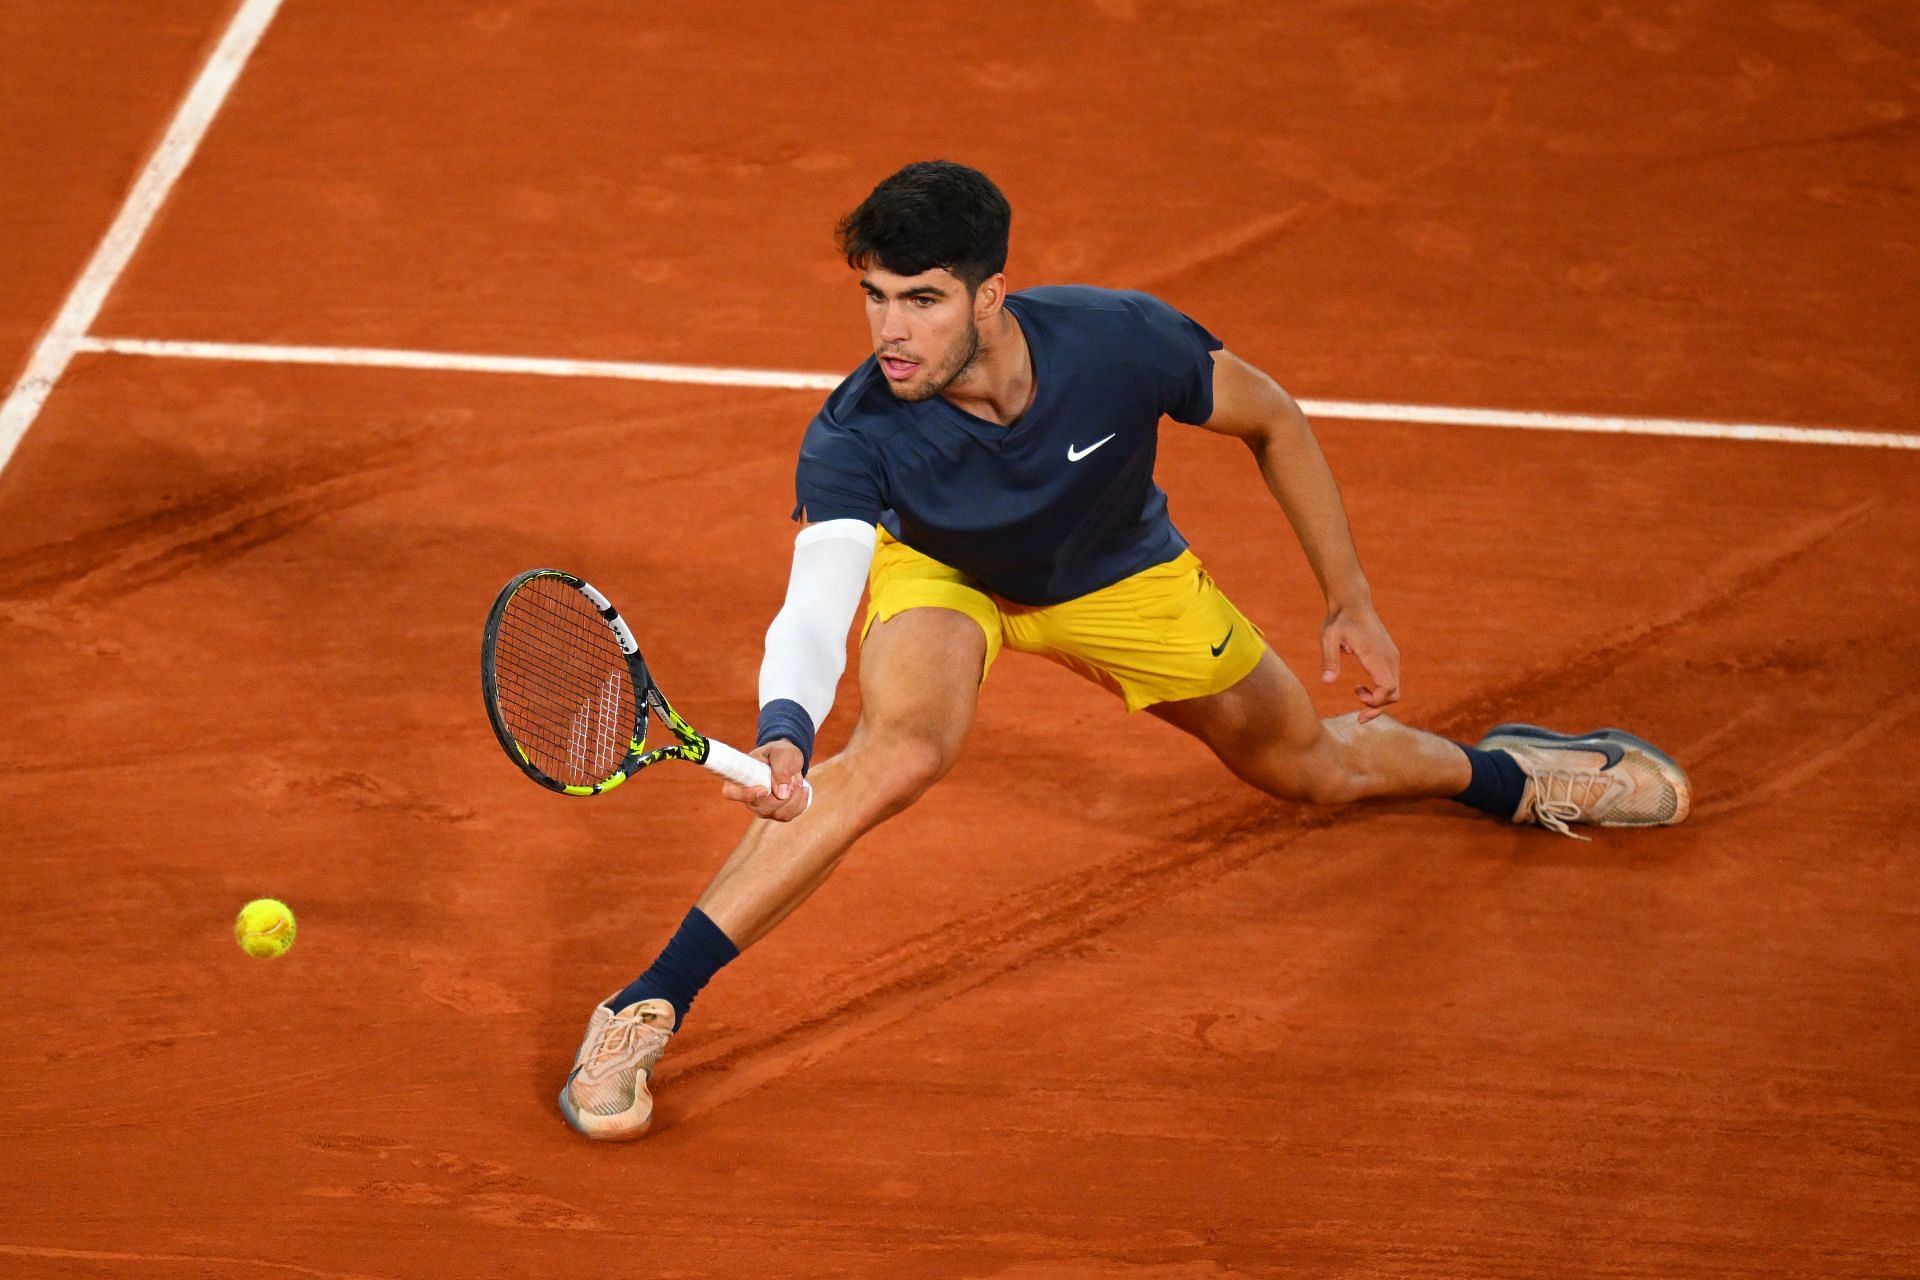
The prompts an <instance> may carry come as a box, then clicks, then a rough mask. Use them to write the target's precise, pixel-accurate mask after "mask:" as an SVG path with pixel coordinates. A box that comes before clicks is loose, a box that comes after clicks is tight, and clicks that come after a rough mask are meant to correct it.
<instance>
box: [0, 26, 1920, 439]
mask: <svg viewBox="0 0 1920 1280" xmlns="http://www.w3.org/2000/svg"><path fill="white" fill-rule="evenodd" d="M276 2H277V0H276ZM73 349H74V350H76V351H86V352H94V353H98V354H109V355H122V356H148V357H153V358H163V359H182V360H237V361H250V362H254V363H265V364H317V365H349V366H356V367H361V368H381V369H436V370H451V371H458V372H466V373H513V374H529V375H534V376H538V377H549V378H613V379H624V380H627V381H633V382H679V383H692V384H696V385H701V386H714V387H772V388H785V389H790V390H801V391H831V390H832V389H833V388H835V387H837V386H839V385H840V382H841V378H842V376H843V375H840V374H832V373H800V372H795V371H791V370H781V369H724V368H714V367H710V366H707V365H690V364H647V363H636V362H631V361H624V360H566V359H556V358H551V357H545V356H500V355H475V354H471V353H459V352H450V351H404V350H396V349H392V348H386V347H303V346H277V345H267V344H261V343H246V342H170V341H163V340H158V339H151V338H89V337H80V338H76V339H75V340H74V342H73ZM1300 407H1301V408H1302V409H1304V410H1306V412H1307V414H1308V415H1309V416H1310V417H1314V418H1325V419H1347V420H1351V421H1359V422H1411V423H1419V424H1424V425H1432V426H1456V427H1502V428H1507V429H1509V430H1520V431H1582V432H1596V433H1601V434H1608V435H1635V436H1682V437H1689V438H1693V439H1702V440H1760V441H1771V442H1774V443H1780V444H1819V445H1839V446H1844V447H1851V448H1865V449H1914V450H1920V435H1902V434H1900V433H1897V432H1890V431H1859V430H1853V429H1848V428H1840V427H1795V426H1787V425H1785V424H1781V423H1767V422H1707V421H1701V420H1698V419H1691V418H1636V417H1608V416H1603V415H1595V414H1584V413H1544V412H1535V411H1531V410H1518V409H1471V408H1456V407H1451V406H1446V405H1421V404H1373V403H1367V402H1363V401H1355V400H1302V401H1300ZM5 465H6V455H5V453H4V452H0V467H3V466H5Z"/></svg>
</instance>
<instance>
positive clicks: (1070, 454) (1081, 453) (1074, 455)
mask: <svg viewBox="0 0 1920 1280" xmlns="http://www.w3.org/2000/svg"><path fill="white" fill-rule="evenodd" d="M1119 434H1120V433H1119V432H1118V431H1116V432H1114V433H1113V435H1111V436H1108V437H1106V439H1105V440H1095V441H1094V442H1093V443H1092V444H1090V445H1088V446H1087V447H1086V448H1084V449H1076V448H1074V447H1073V446H1072V445H1068V446H1067V461H1068V462H1078V461H1080V459H1082V458H1084V457H1086V456H1087V455H1088V454H1090V453H1092V452H1093V451H1094V450H1095V449H1098V448H1099V447H1100V446H1101V445H1103V444H1105V443H1106V442H1107V440H1111V439H1113V436H1117V435H1119Z"/></svg>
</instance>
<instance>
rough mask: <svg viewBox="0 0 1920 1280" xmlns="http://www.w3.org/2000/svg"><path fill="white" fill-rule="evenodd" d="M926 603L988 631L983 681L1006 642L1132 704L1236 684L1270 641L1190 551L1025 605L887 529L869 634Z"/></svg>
mask: <svg viewBox="0 0 1920 1280" xmlns="http://www.w3.org/2000/svg"><path fill="white" fill-rule="evenodd" d="M922 608H935V609H953V610H955V611H957V612H959V613H964V614H966V615H967V616H968V617H969V618H972V619H973V620H974V621H975V622H977V623H979V624H980V629H981V630H982V631H984V632H986V633H987V660H986V664H985V666H984V667H983V668H982V669H981V672H980V678H981V679H982V680H985V679H986V674H987V671H988V670H989V669H991V668H992V666H993V660H994V659H995V658H996V657H998V656H999V654H1000V649H1001V646H1003V645H1004V646H1005V647H1007V648H1009V649H1013V650H1016V651H1017V652H1020V653H1037V654H1039V655H1040V656H1041V657H1043V658H1050V659H1052V660H1053V661H1055V662H1057V663H1059V664H1060V665H1061V666H1063V667H1066V668H1067V669H1068V670H1070V671H1076V672H1078V673H1079V674H1081V675H1083V676H1085V677H1086V678H1087V679H1089V680H1091V681H1093V682H1094V683H1095V684H1099V685H1104V686H1106V687H1107V688H1109V689H1111V690H1113V691H1114V692H1115V693H1117V694H1119V695H1120V696H1121V697H1122V698H1124V699H1126V703H1127V710H1129V711H1138V710H1140V709H1141V708H1142V707H1150V706H1152V705H1153V704H1154V703H1156V702H1174V701H1178V700H1180V699H1183V698H1200V697H1205V696H1206V695H1207V694H1210V693H1219V692H1221V691H1223V690H1225V689H1230V688H1232V687H1233V686H1234V685H1236V684H1238V683H1239V682H1240V681H1241V680H1242V679H1243V678H1244V677H1245V676H1246V674H1247V673H1248V672H1249V671H1252V670H1253V668H1254V664H1255V663H1257V662H1259V661H1260V655H1261V653H1262V652H1264V651H1265V649H1266V647H1267V646H1266V641H1265V640H1264V639H1262V637H1261V633H1260V629H1259V628H1258V627H1256V626H1254V625H1253V623H1251V622H1249V621H1247V615H1246V614H1244V613H1241V612H1240V610H1238V609H1236V608H1235V607H1234V606H1233V602H1232V601H1231V600H1228V599H1227V597H1226V595H1225V593H1223V592H1222V591H1221V590H1220V588H1219V587H1217V586H1215V585H1214V582H1213V579H1212V578H1211V577H1209V576H1208V574H1207V571H1206V570H1205V569H1203V568H1201V567H1200V560H1199V557H1197V556H1195V555H1194V554H1193V552H1191V551H1183V552H1181V553H1180V554H1179V555H1178V556H1177V557H1175V558H1174V559H1172V560H1169V561H1167V563H1165V564H1160V565H1155V566H1154V567H1153V568H1151V569H1143V570H1141V571H1140V572H1139V573H1136V574H1134V575H1133V576H1132V577H1130V578H1122V579H1121V580H1120V581H1119V582H1116V583H1114V584H1113V585H1112V586H1110V587H1102V588H1101V589H1100V590H1098V591H1094V592H1091V593H1089V594H1087V595H1084V596H1079V597H1077V598H1075V599H1072V600H1065V601H1062V602H1061V603H1059V604H1049V605H1027V604H1016V603H1015V602H1013V601H1012V600H1008V599H1006V598H1004V597H1002V596H996V595H994V594H993V593H992V592H990V591H988V590H987V589H986V588H985V587H983V586H981V585H980V584H979V583H978V582H976V581H974V580H973V579H972V578H969V577H968V576H967V575H966V574H964V573H962V572H960V571H959V570H958V569H954V568H951V567H949V566H947V565H944V564H941V563H940V562H939V561H938V560H935V559H933V558H932V557H930V556H925V555H922V554H921V553H920V552H918V551H915V550H914V549H913V548H912V547H909V546H908V545H907V544H906V543H904V542H901V541H899V540H898V539H896V538H894V537H892V536H891V535H889V534H888V533H887V531H886V530H885V529H882V530H880V539H879V546H878V548H877V549H876V550H875V552H874V556H873V568H872V569H871V570H870V571H869V572H868V575H867V620H866V622H865V623H864V624H863V625H862V626H861V628H860V638H861V640H862V641H864V640H865V639H866V637H867V632H869V631H871V630H872V629H873V624H874V623H876V622H884V621H886V620H887V619H888V618H891V617H893V616H894V615H895V614H897V613H903V612H905V611H906V610H908V609H922Z"/></svg>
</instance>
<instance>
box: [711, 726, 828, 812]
mask: <svg viewBox="0 0 1920 1280" xmlns="http://www.w3.org/2000/svg"><path fill="white" fill-rule="evenodd" d="M701 763H702V764H704V765H705V766H706V767H707V768H709V769H711V770H713V771H714V772H715V773H717V774H719V775H720V776H721V777H723V778H725V779H726V780H727V781H728V782H737V783H739V784H740V785H741V786H743V787H764V788H766V789H767V790H768V791H771V790H773V770H771V769H769V768H767V763H766V761H764V760H755V759H754V758H753V757H752V756H750V755H744V754H742V753H741V752H738V751H735V750H734V749H733V748H732V747H730V746H728V745H727V744H726V743H724V742H721V741H719V740H718V739H715V738H708V739H707V758H706V759H705V760H704V761H702V762H701ZM800 785H801V786H803V787H805V788H806V789H807V804H808V805H809V807H811V805H812V804H813V786H812V784H811V783H809V782H808V781H807V780H806V779H805V778H802V779H801V780H800Z"/></svg>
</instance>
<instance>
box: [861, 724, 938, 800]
mask: <svg viewBox="0 0 1920 1280" xmlns="http://www.w3.org/2000/svg"><path fill="white" fill-rule="evenodd" d="M863 728H864V727H863ZM953 754H954V753H953V752H952V751H950V750H948V748H947V747H946V745H945V744H943V743H940V742H937V741H934V740H932V739H930V738H927V737H924V736H922V735H919V734H914V733H906V732H888V731H886V730H877V731H876V730H872V729H865V731H863V732H859V733H857V734H856V738H855V741H854V742H852V743H850V744H848V756H849V758H850V761H849V762H850V763H851V764H853V766H854V768H855V769H856V771H857V773H858V776H859V777H860V779H861V780H862V782H863V783H864V784H865V785H864V786H863V787H862V788H861V790H862V791H863V792H864V793H865V794H866V796H867V798H868V800H869V802H870V803H871V804H872V805H873V807H874V808H875V809H876V810H878V812H879V814H880V815H881V816H883V817H884V816H885V815H888V814H893V813H898V812H899V811H900V810H902V809H904V808H906V807H907V806H908V805H910V804H912V803H913V802H914V801H915V800H917V799H919V798H920V797H921V795H923V794H924V793H925V792H926V790H927V788H929V787H931V786H932V785H933V784H934V783H936V782H938V781H939V780H940V779H941V778H942V777H943V776H945V774H946V772H947V770H948V769H950V768H952V767H953V759H952V757H953Z"/></svg>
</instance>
